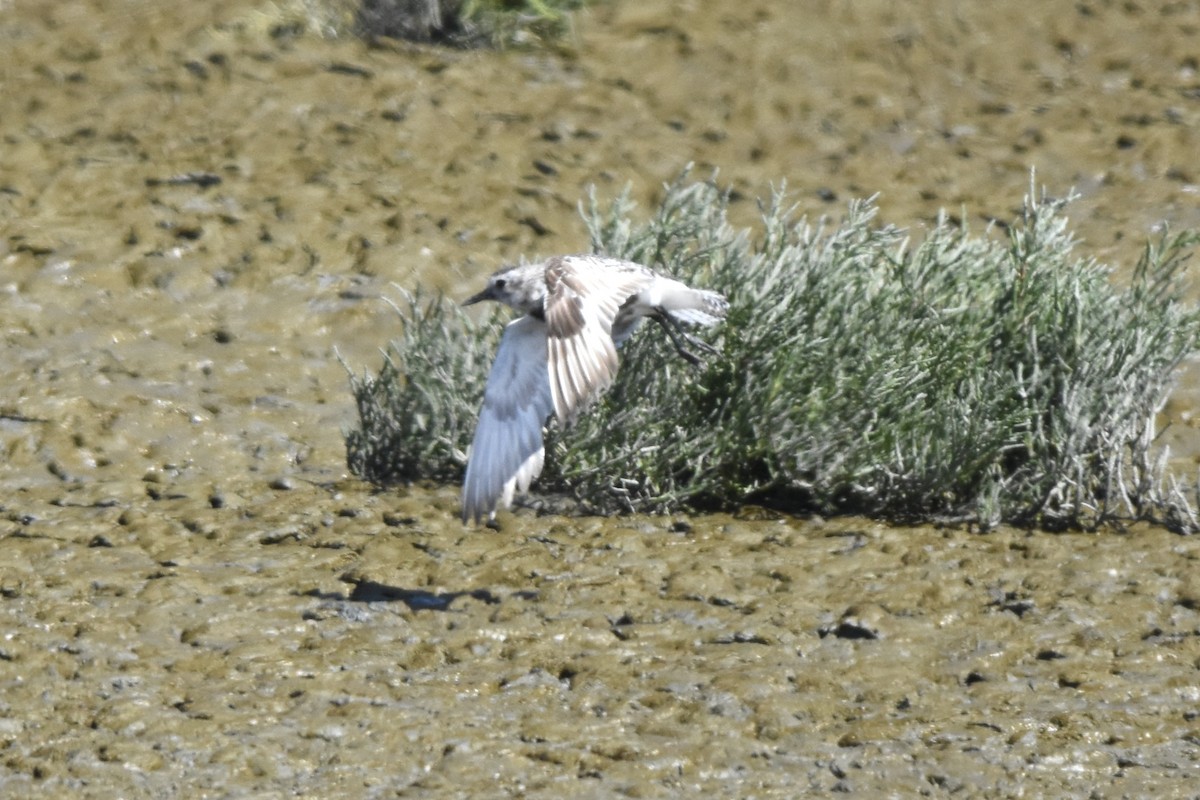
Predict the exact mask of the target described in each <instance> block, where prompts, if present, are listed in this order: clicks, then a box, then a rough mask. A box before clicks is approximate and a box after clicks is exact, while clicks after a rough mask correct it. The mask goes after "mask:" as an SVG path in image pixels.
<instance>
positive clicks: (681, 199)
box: [347, 178, 1200, 530]
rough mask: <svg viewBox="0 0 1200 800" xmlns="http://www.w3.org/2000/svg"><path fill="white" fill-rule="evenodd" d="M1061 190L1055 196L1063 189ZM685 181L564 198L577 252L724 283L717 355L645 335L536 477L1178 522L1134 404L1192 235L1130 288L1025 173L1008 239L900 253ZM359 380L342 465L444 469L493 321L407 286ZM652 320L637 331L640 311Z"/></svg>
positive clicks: (1041, 521) (747, 495) (995, 513)
mask: <svg viewBox="0 0 1200 800" xmlns="http://www.w3.org/2000/svg"><path fill="white" fill-rule="evenodd" d="M1068 199H1069V198H1068ZM726 202H727V198H726V197H725V196H724V195H723V194H722V192H721V191H720V190H719V189H717V188H716V187H715V186H714V185H713V184H711V183H705V182H692V183H689V182H687V180H686V178H681V179H680V180H679V181H677V182H676V183H675V184H674V185H672V186H670V187H668V189H667V193H666V197H665V199H664V200H663V202H662V205H661V207H660V208H659V209H658V211H657V213H656V214H655V215H654V217H653V218H652V219H651V220H650V221H649V222H648V223H646V224H643V225H639V226H635V225H634V224H633V223H632V222H631V219H630V216H631V212H632V208H631V204H630V202H629V201H628V198H627V197H626V196H622V197H619V198H617V199H616V200H615V201H613V202H612V203H611V204H609V205H608V206H607V207H604V206H601V205H600V204H599V203H598V202H597V201H596V200H595V198H594V196H593V197H589V199H588V203H587V206H586V208H585V210H584V212H583V214H584V218H585V221H586V224H587V226H588V229H589V231H590V233H591V240H592V248H593V250H594V251H595V252H602V253H605V254H607V255H611V256H616V257H621V258H628V259H631V260H634V261H639V262H641V263H644V264H648V265H652V266H654V267H655V268H657V269H659V270H661V271H663V272H666V273H669V274H672V275H675V276H677V277H679V278H681V279H683V280H685V281H687V282H689V283H692V284H693V285H696V286H702V287H707V288H711V289H716V290H717V291H721V292H723V293H725V294H726V295H727V296H728V297H729V299H730V303H731V305H730V310H729V316H728V318H727V320H726V322H725V324H724V325H722V326H721V327H720V328H719V329H717V332H716V334H715V340H716V342H717V343H718V344H719V346H720V349H721V354H720V355H719V356H717V357H713V358H711V359H709V361H708V362H707V363H706V364H705V366H704V367H703V368H700V369H694V368H692V367H690V366H688V365H687V364H686V363H684V362H683V361H682V360H681V359H679V358H678V357H677V356H676V355H675V353H674V352H673V350H672V349H671V347H670V344H669V342H667V341H665V337H663V336H660V335H656V331H655V330H649V329H648V330H646V331H642V332H640V333H639V334H638V335H636V336H634V337H633V339H632V340H631V341H630V342H629V343H628V344H627V345H626V346H625V347H624V348H623V350H622V352H621V361H622V363H621V370H620V373H619V375H618V378H617V381H616V383H615V385H614V386H613V387H612V389H611V390H610V391H609V392H608V393H607V394H606V395H605V396H604V397H603V398H602V399H601V400H600V402H598V403H597V404H596V406H595V407H593V408H592V409H591V411H589V412H588V413H586V414H584V415H582V416H581V418H580V420H579V422H578V423H577V425H576V426H575V427H574V428H572V429H570V430H568V431H565V432H562V431H557V429H556V428H555V426H553V425H552V426H551V430H550V432H549V436H548V459H547V465H546V470H545V473H544V474H543V476H542V478H541V480H540V482H539V483H537V484H535V491H537V492H565V493H568V494H569V495H570V496H571V497H572V498H573V499H574V500H575V501H577V503H578V507H579V508H580V509H581V510H584V511H591V512H595V513H613V512H620V511H650V512H666V511H671V510H675V509H680V508H724V507H734V506H738V505H741V504H746V503H754V504H761V505H768V506H772V507H777V508H783V509H787V510H796V511H815V512H820V513H836V512H853V513H863V514H869V515H874V516H880V517H884V518H888V519H893V520H901V521H929V520H960V521H970V522H975V523H977V524H979V525H980V526H981V527H989V526H992V525H995V524H996V523H999V522H1011V523H1017V524H1037V525H1042V526H1046V527H1060V526H1084V527H1090V526H1094V525H1097V524H1099V523H1102V522H1105V521H1109V520H1116V519H1152V520H1157V521H1160V522H1163V523H1165V524H1168V525H1170V526H1172V527H1174V528H1176V529H1180V530H1185V529H1186V530H1191V529H1194V528H1196V527H1197V520H1196V518H1195V516H1194V514H1193V512H1192V509H1191V506H1190V504H1189V502H1188V500H1187V499H1185V496H1184V493H1183V492H1182V491H1181V490H1179V489H1178V487H1177V486H1176V485H1175V483H1174V481H1173V480H1172V479H1171V478H1170V476H1169V475H1168V474H1167V473H1166V471H1165V462H1166V457H1165V453H1155V452H1154V449H1153V441H1154V437H1155V432H1156V428H1155V415H1156V413H1157V412H1158V411H1159V410H1160V409H1161V408H1162V405H1163V403H1164V402H1165V400H1166V396H1167V392H1168V390H1169V388H1170V381H1171V377H1172V374H1173V372H1174V370H1175V368H1176V367H1177V366H1178V365H1179V363H1180V361H1181V360H1182V359H1183V358H1184V357H1185V356H1187V355H1188V354H1189V353H1191V352H1192V351H1193V350H1194V349H1195V348H1196V345H1197V341H1198V336H1200V313H1198V312H1197V310H1196V308H1194V307H1193V306H1191V305H1188V304H1185V303H1184V302H1183V300H1182V295H1181V285H1180V283H1181V278H1182V275H1183V272H1184V262H1185V260H1186V257H1187V251H1188V248H1189V247H1190V246H1192V244H1193V243H1194V241H1195V237H1194V236H1191V235H1182V236H1166V235H1164V236H1163V238H1162V239H1161V240H1160V241H1159V242H1157V243H1155V244H1152V245H1149V246H1147V248H1146V250H1145V253H1144V255H1143V257H1142V259H1141V261H1140V263H1139V264H1138V265H1137V268H1136V271H1135V274H1134V278H1133V281H1132V284H1131V285H1130V286H1129V287H1128V288H1123V289H1122V288H1118V287H1116V286H1115V285H1114V284H1113V282H1112V281H1111V280H1110V274H1109V270H1108V269H1106V268H1104V267H1102V266H1100V265H1098V264H1096V263H1095V262H1094V261H1092V260H1090V259H1086V258H1081V257H1079V256H1076V255H1075V254H1074V246H1075V240H1074V239H1073V238H1072V236H1071V234H1070V232H1069V231H1068V229H1067V223H1066V219H1065V218H1064V216H1063V215H1062V209H1063V207H1064V206H1065V205H1066V203H1067V202H1068V201H1067V200H1052V199H1049V198H1046V197H1045V196H1044V195H1043V196H1042V197H1040V198H1038V197H1037V196H1036V194H1035V193H1034V191H1033V190H1032V189H1031V192H1030V195H1029V197H1027V198H1026V202H1025V209H1024V214H1023V217H1022V219H1021V220H1019V221H1018V222H1017V223H1016V224H1015V225H1013V226H1012V227H1011V229H1009V230H1008V232H1007V239H1006V240H1005V239H1004V238H1003V237H998V236H990V235H977V234H972V233H971V232H970V231H969V230H968V229H967V228H966V227H965V226H961V225H952V224H949V223H948V222H947V221H946V220H945V219H944V218H943V219H941V220H940V221H939V223H938V224H937V226H936V227H935V228H934V229H933V230H931V231H930V232H929V233H928V234H927V235H926V236H925V237H924V239H923V240H922V241H921V242H920V243H919V244H916V245H912V244H911V242H910V240H909V237H908V235H907V234H906V233H905V232H904V231H902V230H900V229H898V228H895V227H891V226H885V225H879V224H878V223H877V222H876V220H875V207H874V205H873V202H872V201H871V200H866V201H856V202H852V203H851V204H850V206H849V209H848V211H847V214H846V217H845V219H844V220H843V221H842V222H841V223H840V224H836V225H835V224H832V223H828V222H825V221H822V222H820V223H817V224H815V225H814V224H810V223H809V222H808V221H807V220H805V219H803V218H797V217H796V215H795V213H794V210H793V209H792V208H790V207H789V206H788V204H787V202H786V199H785V194H784V193H783V192H782V191H780V192H776V193H775V195H774V197H773V198H772V200H771V201H770V203H768V204H765V205H764V206H763V208H762V215H761V216H762V228H761V230H758V231H755V232H750V231H745V230H736V229H734V228H733V227H732V226H731V225H730V224H729V222H728V220H727V217H726ZM399 310H400V314H401V317H402V319H403V321H404V325H405V333H404V335H403V337H402V338H401V339H400V340H398V341H396V342H393V343H392V345H391V347H390V349H389V355H388V358H387V360H386V362H385V364H384V368H383V371H382V372H381V373H380V374H379V376H377V377H374V378H372V377H369V376H368V377H363V378H361V379H354V380H353V381H352V387H353V391H354V394H355V397H356V399H357V401H358V406H359V412H360V417H361V427H360V428H359V429H358V430H355V431H352V432H351V433H349V434H348V437H347V444H348V451H349V460H350V466H351V469H352V470H353V471H354V472H355V473H356V474H359V475H361V476H363V477H365V478H367V479H370V480H374V481H380V482H384V481H395V480H412V479H416V478H434V479H437V480H458V479H460V478H461V475H462V470H463V466H464V464H465V452H466V450H467V447H468V445H469V444H470V440H471V436H472V433H473V430H474V423H475V417H476V415H477V413H478V408H479V404H480V401H481V397H482V394H483V386H484V382H485V380H486V377H487V370H488V367H489V365H490V360H491V358H492V356H493V354H494V352H495V346H496V342H497V340H498V333H499V329H500V327H501V322H500V320H503V319H506V318H507V317H508V316H509V315H508V314H501V315H500V316H499V318H497V317H492V318H489V319H487V320H485V321H483V322H481V323H473V322H471V320H470V319H469V318H468V317H466V316H465V315H464V314H463V313H462V311H460V310H459V309H458V308H457V307H456V306H455V305H454V304H453V303H451V302H450V301H448V300H446V299H444V298H441V297H432V298H424V299H421V298H416V297H410V298H408V300H407V305H406V306H404V307H402V308H400V309H399ZM650 327H653V326H650Z"/></svg>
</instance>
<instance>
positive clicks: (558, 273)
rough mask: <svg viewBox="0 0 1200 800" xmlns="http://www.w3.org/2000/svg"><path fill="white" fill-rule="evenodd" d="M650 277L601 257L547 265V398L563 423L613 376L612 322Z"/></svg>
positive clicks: (565, 258) (567, 259)
mask: <svg viewBox="0 0 1200 800" xmlns="http://www.w3.org/2000/svg"><path fill="white" fill-rule="evenodd" d="M653 279H654V273H652V272H650V271H649V270H648V269H646V268H645V267H643V266H641V265H639V264H633V263H631V262H627V261H617V260H615V259H608V258H603V257H600V256H562V257H560V258H552V259H550V260H549V261H547V262H546V305H545V314H546V337H547V343H548V348H547V352H548V357H549V363H548V369H549V375H550V395H551V397H552V398H553V401H554V414H555V416H557V417H558V420H559V422H560V423H561V424H562V425H564V426H565V425H569V424H571V422H572V421H574V419H575V416H576V415H577V414H578V413H579V412H580V411H581V410H582V409H583V407H584V406H585V405H587V403H588V402H589V401H590V400H591V399H592V398H593V397H595V396H596V395H597V394H599V393H600V392H601V391H603V390H604V389H607V388H608V386H609V385H610V384H612V382H613V378H614V377H615V376H616V374H617V348H616V345H615V344H614V342H613V335H612V327H613V319H614V318H615V317H616V316H617V312H618V311H619V310H620V308H621V304H622V303H624V302H625V301H626V300H628V299H629V298H630V296H632V295H633V294H635V293H636V292H638V291H640V290H641V289H643V288H644V287H646V286H648V285H649V284H650V282H651V281H652V280H653Z"/></svg>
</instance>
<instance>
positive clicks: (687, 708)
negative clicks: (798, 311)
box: [0, 0, 1200, 798]
mask: <svg viewBox="0 0 1200 800" xmlns="http://www.w3.org/2000/svg"><path fill="white" fill-rule="evenodd" d="M281 5H283V4H270V3H262V4H260V5H254V4H252V3H234V2H214V3H180V2H164V3H150V2H146V0H125V1H123V2H122V1H121V0H113V1H112V2H100V1H99V0H95V1H94V2H57V3H41V2H32V0H7V1H6V2H0V81H2V83H0V135H2V144H0V231H2V233H3V236H0V263H2V270H3V271H2V273H0V278H2V280H0V287H2V288H3V294H4V298H3V301H2V302H3V305H2V308H3V315H2V318H0V323H2V328H0V330H2V331H3V342H4V353H5V357H4V358H3V360H2V361H0V370H2V374H0V442H2V444H3V453H4V459H3V464H2V465H0V510H2V513H0V539H2V544H3V548H4V549H3V556H2V559H0V613H2V615H3V616H2V618H3V640H2V641H0V795H3V796H6V797H21V796H35V795H36V796H52V795H58V796H79V797H118V796H121V797H162V796H171V795H176V796H189V797H213V798H221V797H247V796H257V797H279V796H308V797H335V796H338V797H394V796H404V797H455V796H457V797H472V796H477V797H496V796H520V797H545V798H550V797H564V796H575V797H612V796H633V797H670V796H697V795H699V794H700V793H702V792H703V793H706V794H707V795H709V796H712V797H796V796H800V795H803V794H805V793H810V792H811V793H814V794H816V793H824V792H827V791H831V790H842V791H845V792H847V793H849V794H851V795H853V796H863V797H868V796H870V797H877V796H898V797H899V796H912V795H917V794H926V795H932V796H943V795H948V794H954V793H956V792H957V793H958V794H960V795H962V796H991V797H1005V796H1011V797H1016V796H1028V797H1036V796H1075V797H1088V796H1091V797H1103V798H1107V797H1182V796H1196V795H1197V794H1200V788H1197V787H1200V767H1198V766H1197V759H1198V758H1200V540H1198V539H1194V538H1183V537H1177V536H1173V535H1171V534H1168V533H1166V532H1164V531H1162V530H1159V529H1154V528H1150V527H1144V526H1136V527H1134V528H1132V529H1131V530H1129V531H1125V532H1118V531H1112V532H1106V533H1103V534H1097V535H1074V534H1072V535H1051V534H1047V533H1041V532H1024V531H1016V530H1000V531H996V532H993V533H991V534H988V535H985V536H980V535H976V534H972V533H970V532H967V531H954V530H950V531H947V530H937V529H931V528H915V529H897V528H889V527H886V526H881V525H878V524H875V523H872V522H867V521H863V520H853V519H850V520H835V521H829V522H825V521H820V520H807V521H806V520H793V519H758V520H751V519H745V520H742V519H735V518H729V517H723V516H711V517H697V518H693V519H690V520H683V519H682V518H671V519H662V518H621V519H612V520H601V519H567V518H555V517H543V518H535V517H531V516H529V515H528V514H527V513H518V514H517V515H515V516H512V517H509V518H508V520H507V523H508V524H507V525H506V527H505V529H504V531H503V532H502V533H493V532H490V531H477V530H467V529H464V528H463V527H462V526H461V525H460V524H459V523H458V522H457V520H456V513H457V499H456V492H455V489H454V487H435V488H424V489H414V490H411V491H406V490H389V491H376V490H374V489H373V488H372V487H370V486H368V485H364V484H362V483H360V482H357V481H355V480H353V479H352V478H350V477H349V476H348V475H347V473H346V470H345V467H344V452H343V447H342V439H341V430H340V428H341V426H344V425H348V424H350V423H351V422H352V413H353V412H352V406H351V401H350V395H349V392H348V389H347V385H346V376H345V373H344V371H343V369H342V367H341V366H339V364H338V363H337V360H336V357H335V354H336V353H337V352H340V353H341V354H342V356H343V357H344V358H345V359H346V360H347V361H348V362H349V363H350V364H352V365H353V366H354V367H355V368H356V369H357V370H368V369H369V370H374V369H376V368H377V366H378V361H379V356H378V348H380V347H381V346H383V345H384V343H385V342H386V341H387V339H388V338H389V336H391V335H393V334H394V333H395V321H394V316H393V313H392V312H391V311H390V309H389V308H388V307H387V305H386V303H385V302H383V300H382V299H381V298H382V297H384V296H389V295H390V296H395V293H396V290H395V289H393V288H392V287H391V286H390V284H391V282H396V283H399V284H400V285H402V286H405V287H414V286H416V285H417V284H421V283H424V284H433V285H440V286H443V287H447V288H450V289H451V290H452V291H453V292H455V293H458V294H462V295H465V294H467V293H468V291H470V288H469V287H471V286H475V285H476V284H477V281H478V278H479V277H480V276H481V275H482V274H484V273H486V272H487V271H489V270H490V269H492V268H494V267H495V266H497V265H499V264H501V263H503V262H505V261H512V260H515V259H517V258H518V257H520V256H521V255H526V256H529V257H534V256H537V255H539V254H540V255H546V254H550V253H554V252H562V251H574V250H580V249H585V248H586V246H587V242H586V241H585V237H584V233H583V229H582V226H581V225H580V223H579V222H578V221H577V219H576V214H575V204H576V202H577V201H578V200H579V198H580V197H581V196H582V195H583V192H584V189H585V187H586V186H588V185H589V184H596V185H597V186H598V187H599V190H600V192H601V193H602V194H611V193H613V192H615V191H617V190H618V189H619V188H620V187H622V186H624V185H625V184H626V183H630V184H631V185H632V189H633V193H634V196H635V197H637V198H638V199H639V200H641V201H642V202H643V204H644V205H649V204H652V203H653V201H654V199H655V197H657V196H658V195H659V193H660V186H661V183H662V182H663V181H665V180H668V179H670V178H671V177H673V176H674V175H676V174H677V173H678V171H679V170H680V169H681V168H682V167H683V166H684V165H685V164H686V163H688V162H690V161H694V162H696V164H697V165H698V166H699V169H700V170H701V171H702V173H707V171H708V170H710V169H712V168H719V169H720V175H721V177H722V179H723V180H725V181H727V182H729V183H731V184H732V185H734V186H735V187H737V188H738V189H739V190H740V191H741V192H742V193H743V194H744V195H745V196H746V197H747V198H751V197H753V196H756V195H762V194H764V193H765V192H766V191H767V187H768V184H769V183H770V182H772V181H776V182H777V181H780V180H782V179H786V180H787V182H788V185H789V186H790V187H791V189H792V191H793V192H794V193H795V197H796V199H797V200H798V201H799V202H800V203H801V206H802V208H803V209H805V210H806V211H808V212H809V213H811V214H821V213H832V214H837V213H838V211H839V209H840V208H842V207H843V205H844V202H845V200H847V199H848V198H850V197H854V196H862V195H867V194H872V193H875V192H881V193H882V200H881V207H882V213H883V216H884V218H885V219H887V220H888V221H891V222H895V223H897V224H901V225H906V226H912V227H914V228H916V229H918V230H919V229H921V228H922V227H923V226H925V225H927V224H928V222H929V220H931V219H932V218H933V216H934V215H935V213H936V210H937V209H938V208H939V207H943V206H945V207H948V208H950V209H951V210H952V211H955V212H956V213H957V212H958V211H959V210H960V209H964V210H965V212H966V214H967V215H968V218H969V220H970V221H971V223H972V224H973V225H977V226H979V227H982V226H983V225H984V224H985V220H986V219H989V218H999V219H1001V220H1003V219H1011V218H1012V216H1013V214H1014V212H1015V209H1017V208H1018V207H1019V203H1020V198H1021V195H1022V193H1023V192H1024V191H1025V189H1026V187H1027V185H1028V169H1029V168H1030V167H1031V166H1034V167H1036V168H1037V170H1038V173H1037V174H1038V180H1039V181H1040V182H1044V183H1045V184H1046V185H1047V186H1048V187H1049V188H1050V189H1051V191H1054V192H1058V193H1061V192H1065V191H1066V190H1067V189H1068V188H1069V187H1071V186H1075V187H1077V188H1078V189H1079V190H1080V191H1081V192H1082V193H1083V198H1082V200H1081V201H1080V202H1079V203H1078V204H1077V205H1076V206H1075V211H1074V216H1075V218H1076V220H1077V221H1078V231H1079V232H1080V234H1081V235H1082V236H1083V237H1084V238H1085V239H1086V243H1085V245H1084V246H1083V247H1084V252H1086V253H1089V254H1092V255H1095V256H1096V257H1098V258H1100V259H1101V260H1105V261H1109V262H1114V263H1120V264H1128V263H1129V262H1130V261H1131V259H1132V258H1133V257H1134V256H1135V255H1136V253H1137V252H1138V249H1139V247H1140V245H1141V243H1142V242H1143V241H1144V240H1145V238H1146V237H1147V236H1149V235H1151V234H1152V233H1153V232H1154V231H1155V229H1156V227H1157V226H1158V225H1160V224H1161V223H1162V222H1163V221H1167V222H1169V223H1171V224H1172V225H1174V226H1184V227H1187V226H1191V227H1200V211H1198V210H1197V209H1198V206H1200V201H1198V198H1197V192H1198V189H1197V182H1198V181H1200V174H1198V173H1197V170H1200V167H1198V166H1197V162H1196V154H1197V153H1200V76H1198V75H1197V69H1198V64H1197V60H1196V42H1197V35H1198V34H1200V7H1198V6H1197V4H1196V3H1171V4H1157V3H1139V2H1132V3H1109V2H1103V1H1102V0H1088V1H1087V2H1083V3H1076V2H1043V0H1036V1H1035V0H1028V1H1026V2H1011V3H995V4H992V3H974V4H972V3H959V2H951V1H950V0H922V1H921V2H914V3H907V4H894V3H892V2H890V0H878V1H876V0H855V2H813V3H806V4H803V6H804V9H805V10H804V12H803V13H801V12H799V11H796V10H794V6H793V4H787V3H782V2H780V3H770V2H765V1H764V0H753V1H752V2H746V3H739V4H733V3H721V2H716V1H715V0H714V1H712V2H697V1H693V2H685V1H683V0H652V1H651V2H645V3H635V2H632V0H630V1H629V2H616V3H613V4H612V5H603V6H601V7H600V8H598V9H596V10H594V11H593V12H591V13H590V14H589V15H587V16H585V17H583V18H582V19H581V21H580V24H579V26H578V32H577V37H576V39H575V41H574V42H573V43H572V44H571V45H570V46H568V47H566V48H564V49H563V50H562V51H561V52H538V53H528V52H508V53H501V54H497V53H460V52H445V51H438V50H435V49H428V48H417V47H408V46H396V47H393V48H384V49H374V50H371V49H368V48H366V47H365V46H364V45H363V44H361V43H359V42H355V41H348V40H342V41H323V40H321V39H319V38H316V37H313V36H301V37H293V38H288V37H283V38H273V37H272V36H271V35H270V33H269V32H270V29H271V27H272V26H273V25H276V24H278V23H279V20H280V19H281V16H282V15H283V12H282V11H281V10H280V9H281ZM189 173H191V174H194V175H193V177H195V176H196V175H210V176H212V177H215V178H219V179H220V183H219V184H215V185H207V186H206V185H201V184H203V183H204V181H200V182H199V183H197V182H186V181H183V182H180V181H176V180H174V179H176V178H178V177H179V176H183V175H187V174H189ZM737 213H742V214H744V215H745V217H746V219H750V218H751V216H752V213H753V204H752V203H751V202H750V201H749V200H746V201H745V202H742V203H739V204H738V207H737ZM1196 383H1197V382H1196V381H1194V380H1190V379H1188V380H1185V383H1184V384H1183V385H1182V386H1181V388H1180V391H1179V392H1178V394H1177V396H1176V399H1175V401H1173V404H1172V406H1171V408H1170V410H1169V415H1170V417H1171V418H1172V419H1173V420H1175V421H1176V423H1177V424H1176V426H1175V428H1174V429H1173V431H1172V432H1171V433H1169V434H1168V438H1169V439H1170V440H1171V441H1172V442H1173V443H1174V444H1175V446H1176V456H1177V462H1179V463H1182V464H1184V465H1185V466H1188V465H1191V464H1194V463H1195V456H1196V454H1197V453H1200V448H1198V447H1196V444H1195V441H1194V439H1195V436H1194V433H1195V431H1194V428H1193V427H1192V423H1191V421H1192V418H1193V413H1194V411H1195V408H1196V405H1197V403H1196V402H1195V398H1196V391H1197V386H1196Z"/></svg>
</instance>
